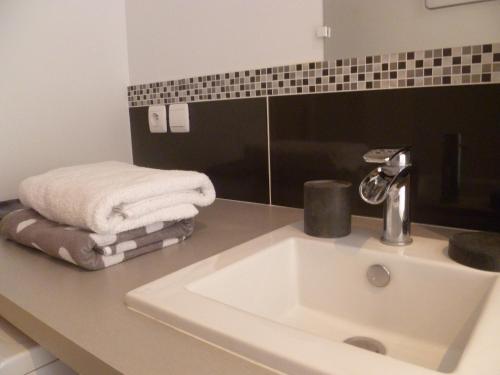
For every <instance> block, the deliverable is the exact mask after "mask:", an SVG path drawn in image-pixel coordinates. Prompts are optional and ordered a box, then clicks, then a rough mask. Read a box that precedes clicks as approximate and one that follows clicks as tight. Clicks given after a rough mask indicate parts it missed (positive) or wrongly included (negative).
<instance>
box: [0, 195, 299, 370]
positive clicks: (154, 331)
mask: <svg viewBox="0 0 500 375" xmlns="http://www.w3.org/2000/svg"><path fill="white" fill-rule="evenodd" d="M301 219H302V210H297V209H293V208H285V207H276V206H273V207H271V206H266V205H258V204H251V203H243V202H235V201H227V200H217V201H216V202H215V203H214V204H213V205H212V206H210V207H208V208H205V209H202V210H201V213H200V214H199V215H198V216H197V219H196V230H195V232H194V234H193V236H192V237H191V238H190V239H189V240H187V241H185V242H183V243H181V244H179V245H174V246H171V247H169V248H166V249H163V250H160V251H157V252H154V253H150V254H147V255H144V256H141V257H138V258H135V259H132V260H130V261H128V262H125V263H122V264H119V265H116V266H113V267H110V268H108V269H104V270H101V271H95V272H89V271H84V270H80V269H78V268H76V267H74V266H72V265H70V264H66V263H64V262H62V261H59V260H55V259H51V258H49V257H48V256H46V255H45V254H43V253H41V252H38V251H36V250H32V249H28V248H24V247H20V246H18V245H16V244H14V243H12V242H9V241H5V240H4V239H0V316H3V317H4V318H5V319H7V320H8V321H10V322H11V323H12V324H14V325H15V326H17V327H18V328H19V329H21V330H22V331H23V332H24V333H26V334H27V335H28V336H30V337H32V338H33V339H34V340H35V341H37V342H39V343H40V344H41V345H42V346H44V347H45V348H46V349H48V350H49V351H50V352H52V353H53V354H54V355H55V356H57V357H59V358H61V359H62V360H63V361H65V362H66V363H68V364H69V365H70V366H71V367H73V368H74V369H75V370H76V371H78V372H79V373H81V374H100V375H101V374H116V373H125V374H148V375H154V374H218V375H219V374H220V375H222V374H236V373H237V374H268V373H270V371H268V370H266V369H264V368H263V367H261V366H259V365H256V364H253V363H251V362H249V361H247V360H245V359H242V358H240V357H238V356H236V355H233V354H231V353H228V352H226V351H224V350H221V349H218V348H216V347H214V346H212V345H209V344H207V343H204V342H202V341H199V340H197V339H195V338H193V337H190V336H188V335H185V334H183V333H181V332H178V331H176V330H174V329H172V328H169V327H167V326H165V325H163V324H160V323H158V322H155V321H153V320H152V319H149V318H146V317H144V316H141V315H140V314H138V313H135V312H133V311H131V310H129V309H127V307H126V306H125V304H124V296H125V294H126V293H127V292H128V291H130V290H132V289H134V288H137V287H139V286H141V285H143V284H146V283H148V282H150V281H153V280H155V279H158V278H160V277H162V276H164V275H166V274H169V273H171V272H174V271H176V270H178V269H181V268H183V267H185V266H187V265H189V264H192V263H195V262H197V261H199V260H201V259H204V258H207V257H209V256H211V255H214V254H216V253H219V252H221V251H223V250H226V249H228V248H231V247H233V246H235V245H237V244H240V243H242V242H245V241H247V240H249V239H251V238H254V237H257V236H259V235H262V234H264V233H266V232H269V231H271V230H274V229H276V228H279V227H281V226H283V225H286V224H289V223H291V222H294V221H298V220H301Z"/></svg>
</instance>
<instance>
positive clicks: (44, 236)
mask: <svg viewBox="0 0 500 375" xmlns="http://www.w3.org/2000/svg"><path fill="white" fill-rule="evenodd" d="M19 198H20V200H21V203H22V204H23V205H24V206H25V207H26V208H22V209H18V210H16V211H13V212H11V213H9V214H8V215H7V216H5V217H4V218H3V219H2V221H1V222H0V233H2V234H3V235H4V236H6V237H7V238H9V239H11V240H13V241H16V242H18V243H21V244H23V245H26V246H30V247H33V248H35V249H38V250H40V251H43V252H44V253H47V254H48V255H51V256H53V257H57V258H61V259H64V260H65V261H68V262H71V263H73V264H76V265H77V266H80V267H83V268H85V269H88V270H97V269H101V268H104V267H108V266H111V265H114V264H117V263H120V262H122V261H124V260H127V259H130V258H133V257H136V256H138V255H141V254H145V253H148V252H151V251H153V250H157V249H161V248H164V247H166V246H169V245H172V244H175V243H178V242H180V241H183V240H184V239H186V238H187V237H189V236H190V235H191V234H192V233H193V229H194V216H195V215H196V214H197V213H198V210H197V209H196V207H195V205H196V206H208V205H209V204H211V203H212V202H213V201H214V199H215V190H214V187H213V185H212V183H211V182H210V180H209V178H208V177H207V176H206V175H204V174H202V173H198V172H191V171H179V170H167V171H165V170H157V169H151V168H143V167H137V166H133V165H130V164H126V163H120V162H103V163H97V164H88V165H80V166H74V167H67V168H60V169H55V170H52V171H49V172H47V173H44V174H41V175H38V176H33V177H30V178H27V179H26V180H24V181H23V182H22V183H21V185H20V187H19Z"/></svg>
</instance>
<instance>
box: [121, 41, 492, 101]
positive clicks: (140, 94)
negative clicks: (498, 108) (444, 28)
mask: <svg viewBox="0 0 500 375" xmlns="http://www.w3.org/2000/svg"><path fill="white" fill-rule="evenodd" d="M487 83H500V43H490V44H481V45H475V46H465V47H455V48H439V49H432V50H425V51H410V52H401V53H392V54H384V55H374V56H364V57H352V58H345V59H337V60H335V61H320V62H310V63H304V64H293V65H283V66H275V67H270V68H261V69H250V70H243V71H238V72H231V73H220V74H212V75H207V76H198V77H191V78H182V79H178V80H171V81H162V82H153V83H146V84H139V85H133V86H129V87H128V104H129V107H142V106H148V105H152V104H171V103H191V102H198V101H209V100H224V99H238V98H255V97H265V96H276V95H293V94H311V93H321V92H338V91H356V90H372V89H374V90H377V89H378V90H379V89H395V88H407V87H426V86H446V85H469V84H487Z"/></svg>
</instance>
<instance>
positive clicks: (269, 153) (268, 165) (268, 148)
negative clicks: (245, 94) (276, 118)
mask: <svg viewBox="0 0 500 375" xmlns="http://www.w3.org/2000/svg"><path fill="white" fill-rule="evenodd" d="M266 119H267V175H268V184H269V205H272V204H273V196H272V189H271V133H270V126H269V122H270V121H269V96H266Z"/></svg>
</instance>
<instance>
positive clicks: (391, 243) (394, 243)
mask: <svg viewBox="0 0 500 375" xmlns="http://www.w3.org/2000/svg"><path fill="white" fill-rule="evenodd" d="M380 242H382V243H383V244H384V245H389V246H406V245H409V244H411V243H412V242H413V239H412V238H411V237H409V238H408V239H405V240H403V241H390V240H388V239H386V238H384V237H380Z"/></svg>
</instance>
